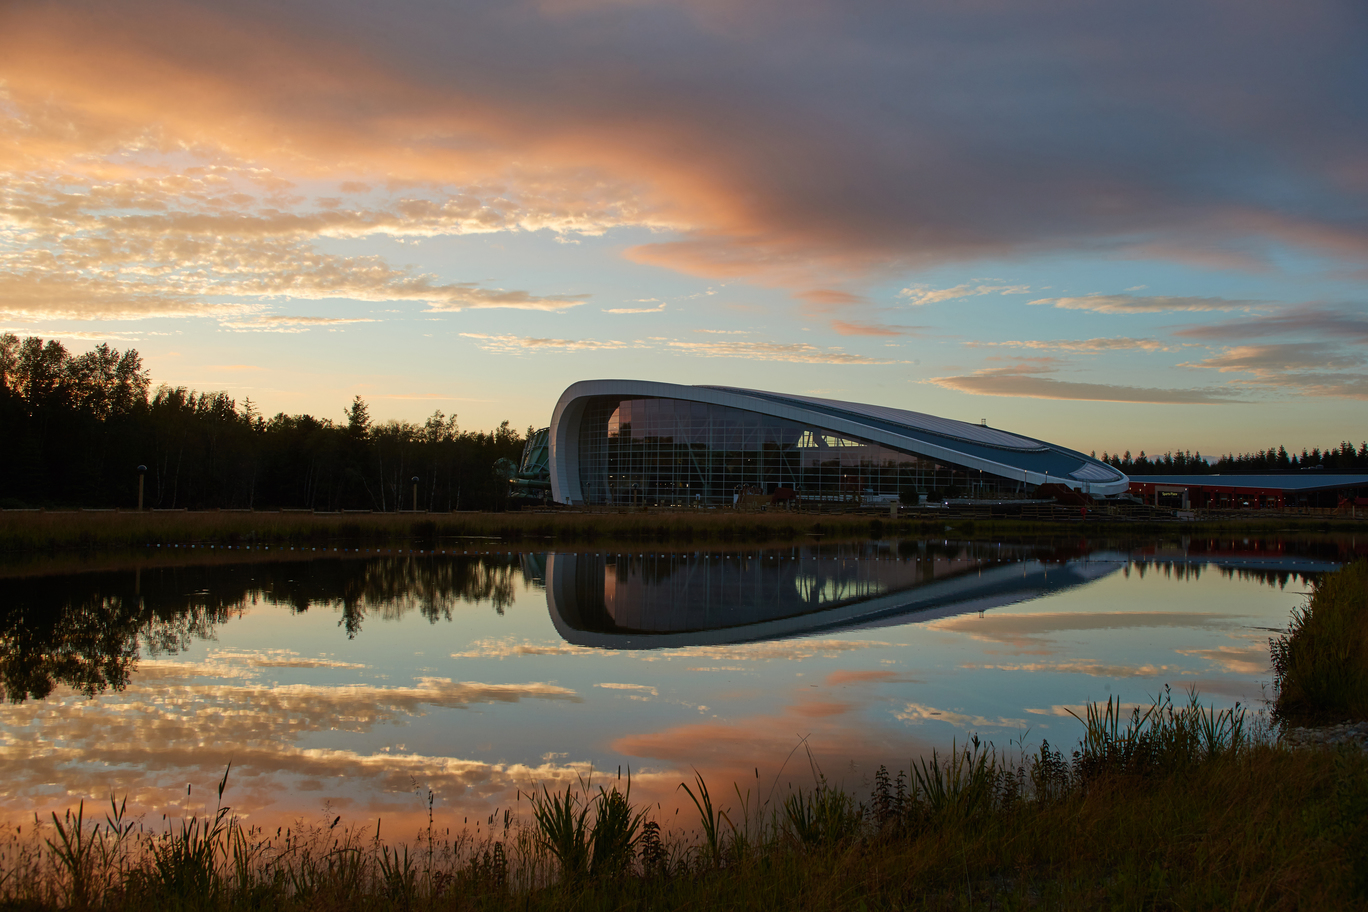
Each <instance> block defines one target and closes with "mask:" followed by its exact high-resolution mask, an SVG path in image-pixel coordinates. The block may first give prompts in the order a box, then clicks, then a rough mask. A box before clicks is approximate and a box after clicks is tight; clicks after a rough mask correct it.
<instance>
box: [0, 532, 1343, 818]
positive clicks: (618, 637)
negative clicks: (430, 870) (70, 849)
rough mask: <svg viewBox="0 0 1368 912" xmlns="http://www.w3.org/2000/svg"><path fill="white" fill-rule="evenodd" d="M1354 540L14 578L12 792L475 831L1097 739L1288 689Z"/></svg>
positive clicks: (186, 565)
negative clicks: (916, 761) (593, 776)
mask: <svg viewBox="0 0 1368 912" xmlns="http://www.w3.org/2000/svg"><path fill="white" fill-rule="evenodd" d="M1356 549H1357V543H1356V542H1353V541H1350V540H1345V541H1328V540H1322V541H1317V542H1314V543H1313V542H1296V541H1277V540H1247V539H1241V540H1238V541H1201V542H1190V541H1184V542H1173V543H1168V544H1161V543H1141V544H1135V545H1128V546H1124V547H1121V546H1108V547H1098V546H1092V545H1089V544H1088V543H1079V544H1078V545H1076V546H1071V547H1068V548H1060V547H1057V546H1052V547H1041V546H1033V545H1021V544H1016V545H1013V544H996V543H984V542H975V543H966V542H955V541H949V540H936V541H880V542H866V543H860V544H846V545H836V544H828V545H817V544H812V545H805V546H801V547H793V548H784V549H773V550H764V549H754V548H751V549H729V550H712V551H688V552H677V551H660V552H647V553H641V552H630V553H629V552H627V551H621V552H619V551H617V550H613V551H605V550H597V551H592V550H591V551H573V552H572V551H557V552H551V553H547V552H512V551H507V550H497V549H496V548H494V547H491V546H489V545H485V546H484V547H481V546H479V545H471V544H465V545H462V544H457V545H456V547H455V548H452V547H450V546H448V547H447V548H445V549H444V552H445V553H432V552H425V553H415V552H410V551H400V550H399V549H394V550H388V551H386V550H381V551H374V550H372V551H365V550H364V549H363V550H362V551H360V552H357V551H354V550H353V551H345V550H341V549H339V550H335V551H334V550H330V549H329V550H322V549H320V550H319V551H305V552H302V553H301V552H295V551H290V550H288V549H286V550H283V551H282V550H281V549H273V550H261V551H253V552H248V553H244V552H240V551H231V552H227V553H225V552H223V551H221V550H215V551H205V550H203V549H198V550H195V551H190V552H189V553H186V552H185V551H180V550H177V551H176V552H175V553H174V554H163V555H160V556H158V557H156V558H153V559H148V560H146V561H137V562H134V565H133V566H131V567H130V568H129V569H120V570H103V571H92V572H82V573H66V574H64V575H61V576H33V575H29V576H22V577H13V576H11V578H8V579H5V580H3V581H0V585H3V587H4V588H3V592H4V602H5V604H4V608H3V619H4V629H3V631H0V650H2V651H3V652H2V654H0V678H2V683H3V686H4V689H5V693H6V696H7V697H8V702H7V704H6V705H5V706H4V707H3V709H0V713H2V715H0V739H3V740H2V742H0V803H2V804H3V811H4V812H5V813H6V815H7V816H9V817H10V818H11V819H12V820H18V819H23V818H25V817H27V815H28V814H31V813H32V812H34V811H35V810H37V811H40V812H41V811H44V810H46V809H49V808H60V807H66V806H70V805H71V804H73V803H74V802H75V801H77V800H79V799H81V798H86V799H90V798H95V799H98V800H101V801H102V800H104V798H106V797H107V796H108V795H110V794H111V793H114V794H118V795H121V796H122V795H125V794H126V795H128V796H129V801H130V805H133V804H136V805H137V807H138V808H139V809H140V810H141V811H142V812H144V813H147V814H148V815H157V814H161V813H171V814H178V813H181V812H182V811H184V810H186V809H191V810H196V809H199V808H201V807H202V806H203V802H204V797H205V796H210V797H212V795H211V787H212V785H213V784H214V783H216V782H217V780H218V777H219V776H220V775H221V774H222V771H223V769H224V767H225V766H226V765H227V764H228V762H229V761H230V760H231V761H232V764H233V774H232V776H233V778H232V784H231V789H230V794H229V796H228V797H230V798H232V801H233V806H234V808H235V809H237V810H239V811H242V812H244V813H248V814H249V815H251V816H252V817H253V818H254V819H256V820H257V821H259V822H262V823H263V824H270V823H274V822H278V821H279V820H281V819H285V820H290V819H293V818H296V817H305V818H310V819H312V818H316V817H318V816H320V815H323V814H342V815H344V817H345V818H346V819H348V820H349V821H352V822H355V823H358V824H360V823H365V822H370V823H371V824H373V823H374V821H375V820H376V818H377V817H383V818H384V819H386V820H389V821H392V823H391V825H392V826H395V827H398V828H399V832H404V828H405V827H410V826H416V825H417V823H416V822H417V820H418V819H419V818H420V817H421V816H422V815H423V814H425V810H426V807H425V805H424V804H423V803H422V802H421V801H420V800H419V798H418V797H417V794H416V793H422V794H423V795H424V796H425V795H426V790H427V789H432V790H433V792H434V793H435V795H436V800H437V802H438V806H439V809H440V810H441V811H442V812H443V813H446V814H448V815H455V816H456V817H458V818H459V819H457V820H456V822H457V823H458V824H459V823H461V822H462V821H464V820H465V819H467V818H469V819H470V821H471V824H472V825H474V823H475V821H476V820H478V819H482V818H484V817H485V816H486V815H488V814H490V813H493V812H494V810H495V809H496V808H507V807H509V806H510V805H514V804H515V796H516V794H517V791H518V789H522V790H524V791H526V789H528V788H529V787H530V786H532V785H533V784H535V783H537V782H539V781H541V782H548V783H551V782H553V781H565V780H567V779H573V778H574V777H576V776H578V775H582V774H584V773H585V772H586V771H587V769H588V768H589V766H590V765H592V767H593V768H594V769H596V770H599V771H608V772H609V773H612V774H616V772H617V770H618V768H619V767H621V768H623V769H626V768H629V767H630V769H631V770H632V776H633V789H634V795H637V796H641V795H643V794H644V795H646V796H648V797H650V798H652V799H653V800H660V801H661V802H664V801H666V800H673V797H672V796H673V794H674V789H675V788H676V786H677V784H678V783H679V782H680V781H681V780H682V779H684V778H687V777H690V776H691V775H692V773H691V772H690V770H691V768H697V769H699V770H700V771H703V772H704V773H705V775H707V777H708V778H709V779H710V781H712V782H714V790H715V791H721V790H726V791H730V788H729V786H730V783H731V782H732V781H737V782H740V783H742V784H743V786H742V787H743V788H745V787H747V784H748V783H750V782H753V781H754V780H755V779H756V777H757V776H758V777H760V779H761V782H762V787H764V788H768V787H770V784H771V783H773V782H774V781H775V780H776V776H778V777H779V780H780V781H782V779H783V778H784V777H786V776H789V775H800V776H802V777H808V776H810V772H809V769H808V763H807V759H806V756H804V755H803V754H802V753H801V752H800V753H799V757H801V762H800V761H799V760H795V759H789V758H790V755H791V754H793V753H794V749H795V747H797V746H799V745H800V744H805V745H807V746H808V747H810V749H811V750H812V752H813V755H814V757H815V758H816V760H817V761H818V762H819V763H820V764H821V766H822V768H823V769H824V770H825V771H826V772H827V774H828V775H829V776H830V777H831V778H833V779H836V780H840V781H842V782H844V783H845V784H846V785H847V786H849V787H851V788H852V789H857V790H858V789H860V788H861V786H862V784H863V783H865V782H867V781H868V779H869V778H870V777H871V776H872V773H873V770H874V769H875V768H876V767H877V766H878V765H879V764H880V763H887V764H889V765H890V766H893V765H895V764H903V765H905V764H906V763H907V762H908V760H909V758H910V757H912V756H915V755H918V754H920V753H922V752H924V751H928V750H929V749H930V748H931V747H932V746H936V747H943V746H948V745H949V744H950V742H951V741H952V739H958V740H960V741H963V739H964V738H965V737H966V736H968V735H970V734H972V733H978V734H979V735H980V736H981V737H983V738H986V739H989V740H992V741H994V742H995V743H997V744H998V745H1001V746H1005V745H1008V744H1009V743H1012V744H1015V743H1016V742H1024V743H1025V744H1026V745H1027V746H1028V747H1029V746H1034V745H1035V744H1038V743H1039V741H1040V739H1041V738H1048V739H1049V740H1050V741H1051V742H1053V743H1057V744H1063V745H1065V746H1066V747H1068V746H1072V745H1073V744H1074V743H1075V742H1076V740H1077V738H1078V736H1079V733H1080V728H1081V727H1080V725H1079V724H1078V723H1077V722H1076V721H1075V720H1074V719H1073V717H1072V716H1070V715H1069V713H1068V710H1069V709H1070V708H1073V709H1075V710H1076V709H1077V708H1078V707H1079V706H1080V705H1081V704H1083V703H1085V702H1087V701H1092V700H1106V699H1107V698H1108V697H1109V696H1113V695H1115V696H1119V697H1120V698H1122V699H1124V700H1125V701H1127V702H1145V701H1146V700H1147V698H1148V696H1149V695H1152V694H1155V693H1157V692H1159V691H1160V690H1161V689H1162V688H1163V687H1164V686H1165V685H1171V686H1172V687H1173V688H1174V690H1175V691H1178V692H1181V691H1184V690H1186V689H1187V688H1192V687H1195V688H1197V689H1198V690H1199V691H1200V693H1201V694H1202V696H1203V698H1204V699H1205V700H1206V701H1209V702H1212V703H1215V704H1217V705H1219V706H1227V705H1230V704H1233V703H1235V702H1236V701H1240V702H1243V703H1246V704H1251V703H1252V704H1255V705H1258V704H1259V702H1260V699H1261V695H1262V693H1263V689H1264V688H1265V687H1266V686H1267V684H1268V682H1269V680H1270V674H1269V669H1268V638H1269V636H1271V635H1272V633H1271V632H1270V629H1271V628H1281V627H1283V626H1285V625H1286V622H1287V619H1288V615H1289V612H1290V611H1291V610H1292V609H1293V608H1294V607H1296V606H1297V605H1299V604H1301V603H1302V600H1303V595H1302V593H1304V592H1305V591H1306V589H1307V587H1308V584H1309V580H1310V579H1311V578H1313V577H1314V576H1315V575H1316V574H1317V573H1320V572H1324V571H1325V570H1328V569H1333V568H1334V567H1335V566H1337V565H1338V564H1339V562H1341V561H1343V560H1345V559H1347V558H1348V557H1349V556H1350V555H1351V554H1352V553H1354V551H1355V550H1356ZM186 550H187V551H188V550H189V549H186ZM441 550H443V549H439V551H441ZM803 739H806V740H805V741H804V740H803ZM786 763H787V765H785V764H786ZM781 769H782V771H783V772H782V773H781V772H780V771H781ZM188 785H190V786H193V789H192V790H191V792H190V794H189V795H188V796H187V786H188Z"/></svg>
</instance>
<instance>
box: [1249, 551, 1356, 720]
mask: <svg viewBox="0 0 1368 912" xmlns="http://www.w3.org/2000/svg"><path fill="white" fill-rule="evenodd" d="M1270 646H1271V647H1272V658H1273V675H1274V682H1275V684H1276V685H1277V689H1278V700H1277V703H1276V705H1275V707H1274V714H1275V715H1276V717H1277V718H1279V719H1280V720H1284V721H1287V722H1293V723H1302V722H1309V723H1314V722H1325V721H1330V722H1338V721H1341V720H1344V719H1347V718H1354V719H1363V718H1368V561H1363V560H1360V561H1357V562H1356V563H1353V564H1350V565H1349V566H1347V567H1343V568H1342V569H1340V570H1337V571H1336V572H1334V573H1330V574H1327V575H1326V576H1324V577H1322V578H1321V579H1320V580H1319V581H1317V582H1316V583H1315V588H1314V589H1312V592H1311V597H1310V598H1309V599H1308V600H1307V603H1306V605H1305V606H1303V607H1302V608H1299V609H1297V610H1296V611H1294V612H1293V614H1292V623H1291V624H1290V625H1289V627H1288V631H1287V633H1286V634H1284V635H1283V636H1281V637H1278V638H1277V639H1275V640H1271V641H1270Z"/></svg>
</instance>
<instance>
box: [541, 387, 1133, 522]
mask: <svg viewBox="0 0 1368 912" xmlns="http://www.w3.org/2000/svg"><path fill="white" fill-rule="evenodd" d="M749 392H750V391H746V390H732V389H722V388H718V387H709V386H686V385H684V384H680V383H664V382H661V381H658V380H581V381H579V382H577V383H572V384H571V385H570V386H569V387H568V388H567V389H566V390H565V392H564V393H562V394H561V397H560V400H559V401H558V402H557V403H556V410H555V411H554V412H553V413H552V414H551V434H550V443H551V460H550V469H551V497H552V499H553V500H555V502H556V503H562V504H581V503H584V492H583V490H582V489H581V487H580V473H579V468H580V467H579V429H580V420H581V418H583V416H584V407H585V404H586V403H587V402H588V400H590V399H592V398H594V397H597V396H620V397H622V398H628V399H630V398H643V399H645V398H658V399H678V400H683V401H685V402H703V403H707V404H709V405H719V406H723V407H726V408H734V409H740V410H741V411H746V412H757V413H759V414H762V415H772V416H774V417H776V418H786V419H789V420H791V421H796V422H799V423H801V424H806V425H811V426H812V427H817V428H822V429H824V430H828V431H832V432H834V433H839V434H845V435H847V436H850V437H855V438H858V439H861V440H867V441H869V442H870V443H878V444H883V445H884V446H889V447H893V448H894V449H898V450H904V451H906V452H909V453H916V454H918V455H921V456H926V457H928V458H930V459H934V460H937V461H939V462H946V463H951V464H954V465H959V466H964V467H965V468H969V469H978V470H981V471H983V472H987V473H989V474H990V475H997V476H999V477H1001V478H1010V479H1013V480H1015V479H1021V481H1023V482H1024V483H1025V484H1026V485H1028V486H1031V485H1042V484H1060V485H1064V486H1066V487H1069V488H1072V489H1073V490H1076V491H1081V492H1084V493H1087V494H1094V495H1098V496H1102V497H1107V496H1113V495H1116V494H1123V493H1125V491H1126V490H1127V489H1128V488H1129V486H1130V479H1129V478H1127V477H1126V476H1125V475H1124V474H1122V473H1121V472H1120V471H1118V470H1117V469H1115V468H1113V467H1112V466H1109V465H1107V464H1106V463H1104V462H1101V461H1100V460H1097V459H1093V458H1090V457H1088V456H1084V455H1083V454H1081V453H1076V452H1074V451H1072V450H1068V449H1066V448H1064V447H1058V446H1053V445H1051V444H1048V443H1045V442H1044V441H1039V440H1035V439H1034V438H1026V437H1023V436H1020V435H1010V436H1011V437H1013V438H1014V439H1016V440H1019V441H1021V443H1022V444H1030V445H1032V446H1030V448H1029V449H1028V448H1027V447H1025V446H1017V447H1011V448H1009V447H997V448H995V449H996V451H999V452H1001V453H1002V454H1003V459H1004V460H1010V458H1011V454H1012V453H1013V452H1023V453H1024V452H1039V451H1041V450H1054V451H1056V452H1059V453H1065V454H1068V455H1070V456H1073V457H1075V458H1077V459H1078V460H1079V465H1078V467H1077V468H1076V469H1074V470H1073V471H1074V472H1078V471H1084V470H1085V474H1088V475H1089V476H1090V477H1089V478H1086V479H1078V478H1072V477H1069V475H1067V474H1061V475H1052V474H1050V473H1048V472H1036V471H1031V470H1029V469H1026V468H1023V467H1020V466H1015V465H1012V464H1011V462H1010V461H996V460H992V459H986V458H984V457H982V456H978V455H974V454H970V453H963V452H960V451H958V450H955V449H953V448H952V447H950V446H941V445H937V444H934V443H929V442H927V441H925V440H922V439H920V438H919V437H916V436H913V434H912V433H909V434H907V435H904V434H899V433H895V432H893V431H891V430H889V429H887V428H886V427H878V426H872V425H870V424H867V423H864V422H862V421H860V420H859V419H860V414H859V412H857V411H853V410H852V409H859V410H860V411H866V412H868V413H869V417H871V418H878V419H879V420H880V421H881V423H884V424H887V423H890V417H891V416H893V415H896V414H897V410H892V409H884V408H880V407H876V406H860V405H857V404H856V403H847V402H838V401H835V400H821V399H810V398H807V397H803V398H801V399H789V400H786V401H782V402H781V401H775V400H774V399H768V398H762V397H766V396H777V397H783V395H784V394H783V393H763V392H759V391H755V392H754V393H753V394H748V393H749ZM804 403H811V407H805V405H804ZM825 409H845V410H846V411H847V413H848V414H849V417H843V416H840V415H833V414H831V413H830V412H828V411H826V410H825ZM903 414H906V415H908V416H909V417H911V416H914V415H916V413H909V412H904V413H903ZM926 418H927V419H929V420H931V421H934V422H936V425H937V429H936V430H934V431H933V430H932V429H931V428H928V427H925V426H922V427H918V425H917V424H913V423H911V422H910V421H909V422H907V427H908V430H909V431H910V432H913V433H915V431H917V430H922V431H929V432H932V433H936V434H938V435H940V436H942V437H953V436H955V435H954V434H951V433H948V432H947V431H948V430H953V429H955V428H959V429H962V436H963V437H964V439H965V440H966V441H967V442H970V443H974V442H976V441H975V440H974V437H975V436H977V435H978V434H981V429H980V426H979V425H974V424H969V423H968V422H962V421H954V420H952V419H945V418H931V416H926ZM1100 474H1110V475H1112V476H1114V478H1109V479H1106V480H1103V479H1101V478H1097V477H1096V476H1097V475H1100Z"/></svg>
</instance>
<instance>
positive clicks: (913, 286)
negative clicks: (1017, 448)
mask: <svg viewBox="0 0 1368 912" xmlns="http://www.w3.org/2000/svg"><path fill="white" fill-rule="evenodd" d="M1366 203H1368V7H1365V6H1364V5H1362V4H1361V3H1354V2H1344V3H1334V2H1321V0H1307V2H1303V3H1297V4H1289V3H1266V2H1249V0H1244V2H1239V3H1236V2H1233V0H1232V2H1203V0H1183V2H1173V3H1167V2H1146V3H1124V2H1119V3H1106V4H1102V3H1095V2H1071V0H1041V2H1031V0H1026V2H1011V3H1008V2H1001V0H967V2H966V0H957V2H948V0H945V2H924V3H913V2H889V0H841V2H835V0H785V2H775V0H745V2H740V3H738V2H721V0H676V2H669V0H662V2H656V0H539V2H538V0H532V2H524V0H502V2H499V3H482V4H473V3H461V2H453V0H440V2H437V0H431V2H423V0H391V2H387V3H383V4H382V3H362V2H354V0H353V2H344V0H331V2H326V3H325V2H321V0H314V2H310V0H300V2H291V3H280V2H275V0H272V2H255V0H239V2H237V3H234V4H220V3H213V4H211V3H189V2H156V0H154V2H138V0H132V2H125V3H120V4H94V3H91V4H77V3H28V2H14V0H11V2H7V3H5V4H4V6H3V7H2V8H0V330H7V331H12V332H16V333H19V334H21V335H34V334H36V335H42V336H45V337H48V336H51V337H57V338H60V339H61V340H62V341H63V342H64V343H65V344H67V345H68V346H69V347H71V348H73V349H75V350H82V349H84V348H86V347H89V346H91V345H94V344H98V342H100V341H108V342H110V344H112V345H114V346H115V347H119V348H122V347H126V346H133V347H136V348H138V349H139V350H140V351H141V352H143V354H144V356H145V358H146V362H147V365H148V366H149V367H150V368H151V370H152V372H153V376H154V379H156V380H158V381H164V382H168V383H172V384H177V385H187V386H192V387H196V388H199V389H225V390H228V391H229V392H230V393H232V394H233V395H235V396H236V397H237V398H238V400H239V402H241V401H242V400H243V399H244V398H246V397H249V396H250V397H251V398H252V400H253V401H254V402H255V403H256V404H257V406H258V407H259V408H260V409H261V410H263V411H265V412H267V413H268V414H269V413H273V412H276V411H280V410H284V411H289V412H299V411H308V412H310V413H313V414H316V415H321V416H327V417H333V418H340V417H341V415H342V410H343V408H344V406H345V405H346V404H347V403H348V402H349V401H350V399H351V397H352V395H354V394H359V395H361V396H363V397H365V398H366V399H367V400H369V401H370V402H371V405H372V409H371V410H372V414H373V415H376V416H378V417H381V418H388V417H396V418H411V419H418V418H421V417H423V416H426V415H428V414H430V413H431V412H432V411H433V410H434V409H442V410H443V411H445V412H447V413H448V414H450V413H452V412H456V413H457V414H458V415H459V416H460V423H461V426H462V427H465V428H488V427H491V426H493V425H494V424H496V423H497V422H498V421H500V420H502V419H504V418H508V419H510V420H511V421H512V422H513V423H514V424H515V425H517V426H519V427H525V426H526V425H528V424H535V425H537V426H541V425H543V424H545V423H546V422H547V420H548V419H549V416H550V411H551V407H552V405H553V404H554V402H555V399H556V397H557V396H558V395H559V394H560V392H561V390H562V389H563V388H564V387H565V386H567V385H568V384H569V383H571V382H573V381H575V380H578V379H586V378H591V377H634V378H647V379H659V380H669V381H675V382H683V383H717V384H731V385H740V386H748V387H754V388H761V389H775V390H784V391H789V392H802V393H811V394H816V395H829V396H832V397H835V398H846V399H855V400H860V401H868V402H878V403H883V404H888V405H894V406H899V407H904V408H912V409H917V410H920V411H927V412H932V413H935V414H941V415H946V416H949V417H954V418H961V419H966V420H971V421H977V420H979V419H980V418H986V419H987V420H988V422H989V424H992V425H995V426H998V427H1004V428H1010V429H1015V430H1019V431H1023V432H1026V433H1030V434H1033V435H1037V436H1041V437H1045V438H1046V439H1052V440H1055V441H1057V442H1059V443H1064V444H1068V445H1072V446H1076V447H1079V448H1081V449H1084V450H1092V449H1095V450H1097V451H1098V452H1099V453H1101V451H1102V450H1104V449H1111V450H1115V449H1126V448H1129V449H1135V450H1138V449H1141V448H1143V449H1147V450H1149V451H1151V452H1153V451H1162V450H1164V449H1169V448H1188V449H1200V450H1201V451H1202V452H1204V453H1215V452H1220V451H1225V450H1230V449H1235V450H1241V449H1248V448H1258V447H1264V446H1268V445H1270V444H1273V445H1276V444H1279V443H1285V444H1287V445H1288V446H1291V447H1300V446H1303V445H1308V446H1309V445H1312V444H1314V445H1319V446H1325V445H1326V444H1328V443H1334V442H1338V441H1339V440H1341V439H1343V438H1345V437H1353V438H1354V440H1355V441H1357V440H1359V438H1361V437H1363V436H1365V424H1366V422H1365V418H1366V417H1368V359H1366V358H1365V351H1368V290H1365V280H1368V205H1366Z"/></svg>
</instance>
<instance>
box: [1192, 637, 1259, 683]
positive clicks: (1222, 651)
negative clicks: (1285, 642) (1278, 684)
mask: <svg viewBox="0 0 1368 912" xmlns="http://www.w3.org/2000/svg"><path fill="white" fill-rule="evenodd" d="M1177 652H1178V653H1179V654H1180V655H1185V656H1193V657H1195V658H1200V659H1205V660H1207V661H1208V662H1211V663H1212V664H1213V665H1216V666H1217V667H1218V668H1220V669H1221V670H1222V671H1224V672H1227V673H1228V674H1238V675H1260V674H1268V671H1269V666H1268V644H1267V643H1266V642H1265V643H1260V644H1257V645H1251V646H1243V647H1241V646H1217V647H1216V648H1214V649H1179V650H1177Z"/></svg>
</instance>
